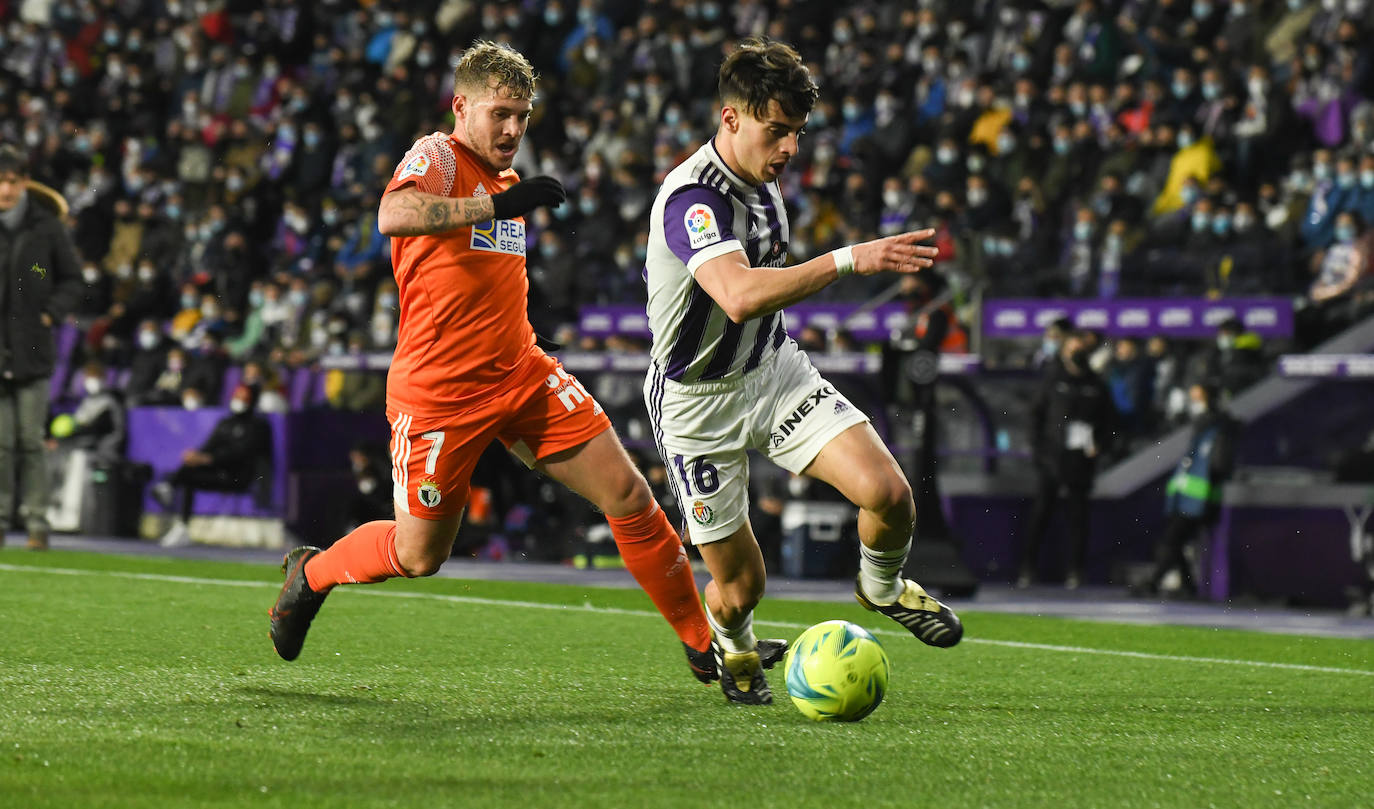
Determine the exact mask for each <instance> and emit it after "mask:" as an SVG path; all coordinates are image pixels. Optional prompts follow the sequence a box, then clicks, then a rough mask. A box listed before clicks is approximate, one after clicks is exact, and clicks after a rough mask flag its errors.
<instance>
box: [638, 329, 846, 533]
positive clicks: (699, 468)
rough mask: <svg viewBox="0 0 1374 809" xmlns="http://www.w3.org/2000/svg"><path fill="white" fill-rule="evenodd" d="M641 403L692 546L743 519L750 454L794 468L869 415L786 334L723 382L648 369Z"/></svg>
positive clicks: (734, 527) (806, 463)
mask: <svg viewBox="0 0 1374 809" xmlns="http://www.w3.org/2000/svg"><path fill="white" fill-rule="evenodd" d="M644 400H645V402H646V403H647V404H648V407H649V419H650V421H651V422H652V423H653V427H654V441H655V443H656V444H657V445H658V452H659V454H660V455H662V456H663V463H664V465H665V466H666V467H667V470H668V480H669V481H671V483H672V485H673V492H674V493H675V494H676V495H677V500H678V504H679V505H680V506H681V507H682V513H683V515H684V516H685V517H686V519H687V525H688V531H689V533H690V534H691V540H692V543H693V544H695V545H701V544H704V543H707V542H715V541H717V540H721V539H725V538H726V537H728V536H730V535H731V534H733V533H734V532H735V531H736V530H737V529H738V528H739V527H740V526H741V525H743V524H744V523H745V522H746V521H747V520H748V519H749V456H748V454H747V452H748V450H751V449H753V450H758V451H759V452H762V453H763V454H764V455H766V456H767V457H768V459H769V460H771V461H773V462H774V463H776V464H777V465H778V466H781V467H782V468H783V469H786V470H787V471H789V472H792V473H795V474H801V472H802V470H804V469H806V467H807V466H809V465H810V464H811V462H812V461H813V460H815V459H816V456H817V455H819V454H820V451H821V449H822V448H823V447H824V446H825V445H826V444H828V443H829V442H830V440H831V439H833V438H834V437H835V436H837V435H839V434H840V433H842V432H844V431H845V430H847V429H849V428H850V427H853V426H854V425H855V424H863V423H866V422H867V421H868V416H867V415H865V414H864V412H863V411H861V410H859V408H857V407H855V406H854V405H853V404H852V403H851V402H850V401H849V400H848V399H846V398H845V397H844V396H843V395H841V394H840V393H839V392H837V391H836V390H835V387H834V386H833V385H831V384H830V383H829V382H827V381H825V378H824V377H822V376H821V374H820V372H819V371H817V370H816V368H815V366H813V365H812V364H811V360H810V359H808V358H807V356H806V354H805V353H804V352H802V351H801V349H799V348H797V344H796V343H794V342H793V341H791V340H788V341H787V342H786V343H785V344H784V345H783V346H782V347H781V348H780V349H778V351H777V353H776V354H774V355H773V356H772V357H771V358H769V359H767V360H764V361H763V363H762V364H760V365H759V367H758V368H755V369H754V370H753V371H750V372H749V373H748V374H745V375H744V376H743V377H742V378H740V379H734V380H730V381H726V382H693V383H688V384H683V383H681V382H674V381H673V380H671V379H667V378H666V377H664V376H663V374H662V371H661V369H659V368H658V366H657V365H651V366H650V367H649V375H648V378H647V379H646V380H645V383H644Z"/></svg>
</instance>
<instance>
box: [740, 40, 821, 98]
mask: <svg viewBox="0 0 1374 809" xmlns="http://www.w3.org/2000/svg"><path fill="white" fill-rule="evenodd" d="M717 92H718V94H719V96H720V103H722V104H728V105H730V106H739V107H743V108H744V111H745V112H747V113H749V114H750V115H752V116H754V117H755V118H762V117H763V116H764V115H766V114H767V113H768V102H769V101H776V102H778V106H779V107H781V108H782V113H783V115H786V116H787V117H788V118H799V117H801V116H803V115H806V114H807V113H809V112H811V108H812V107H814V106H816V99H817V98H819V97H820V91H819V90H818V89H817V88H816V82H814V81H812V79H811V71H809V70H807V69H806V65H805V64H804V63H803V62H802V58H801V54H799V53H797V51H796V49H794V48H793V47H792V46H791V45H787V44H784V43H782V42H775V41H773V40H771V39H767V38H765V37H750V38H749V39H746V40H744V41H742V42H740V44H739V47H738V48H736V49H735V50H734V51H733V52H732V53H731V54H730V55H729V56H727V57H725V61H724V62H722V63H721V65H720V78H719V80H718V84H717Z"/></svg>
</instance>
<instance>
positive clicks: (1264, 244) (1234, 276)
mask: <svg viewBox="0 0 1374 809" xmlns="http://www.w3.org/2000/svg"><path fill="white" fill-rule="evenodd" d="M1231 235H1232V238H1231V240H1230V241H1229V242H1228V243H1227V244H1226V246H1225V250H1224V251H1223V252H1222V253H1221V255H1220V258H1219V260H1218V262H1217V263H1216V265H1214V269H1215V280H1214V287H1213V288H1214V289H1216V290H1217V291H1219V292H1220V293H1221V294H1223V295H1234V294H1252V295H1254V294H1264V293H1272V292H1275V291H1279V290H1282V289H1285V288H1287V287H1289V286H1291V281H1290V280H1289V279H1288V278H1287V277H1285V276H1286V275H1287V273H1285V272H1284V271H1283V268H1284V267H1286V266H1287V265H1288V262H1289V260H1290V257H1291V251H1290V249H1289V248H1288V245H1287V244H1286V243H1285V242H1283V241H1281V240H1280V239H1278V238H1277V237H1275V236H1274V233H1273V232H1272V231H1270V230H1269V228H1268V227H1267V226H1266V225H1265V223H1264V222H1263V221H1262V220H1261V219H1260V215H1259V211H1258V210H1256V208H1255V205H1254V203H1252V202H1248V201H1241V202H1237V203H1236V207H1235V210H1234V212H1233V213H1232V214H1231Z"/></svg>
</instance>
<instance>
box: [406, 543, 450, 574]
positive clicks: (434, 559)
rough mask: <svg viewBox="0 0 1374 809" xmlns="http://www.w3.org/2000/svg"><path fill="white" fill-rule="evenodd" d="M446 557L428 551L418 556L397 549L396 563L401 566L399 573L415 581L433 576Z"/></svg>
mask: <svg viewBox="0 0 1374 809" xmlns="http://www.w3.org/2000/svg"><path fill="white" fill-rule="evenodd" d="M447 558H448V556H447V555H442V556H441V555H439V554H437V553H431V552H428V551H425V552H422V553H418V554H407V553H403V552H401V551H400V549H397V553H396V561H397V562H399V563H400V565H401V572H402V573H404V574H405V575H406V577H408V578H412V579H416V578H421V577H424V576H433V575H434V574H435V573H438V572H439V568H440V567H442V566H443V564H444V560H445V559H447Z"/></svg>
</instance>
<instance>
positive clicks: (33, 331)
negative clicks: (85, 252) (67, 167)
mask: <svg viewBox="0 0 1374 809" xmlns="http://www.w3.org/2000/svg"><path fill="white" fill-rule="evenodd" d="M26 197H27V202H26V203H25V204H26V206H27V209H26V210H25V212H24V219H23V221H22V223H21V225H20V227H19V228H18V229H16V230H14V231H11V230H9V229H8V228H6V227H5V226H4V225H2V224H0V378H8V379H14V380H18V381H27V380H32V379H38V378H41V377H45V376H51V375H52V372H53V360H54V355H55V354H56V347H55V345H54V343H53V332H52V328H50V327H49V326H45V325H43V315H44V314H47V315H48V316H49V317H50V318H52V322H53V323H57V322H58V321H60V320H61V319H62V318H64V317H66V315H67V313H68V312H71V311H72V310H73V309H75V308H76V305H77V304H78V303H79V302H80V301H81V295H82V288H81V268H80V265H78V264H77V260H76V251H75V250H73V249H72V240H71V235H70V234H69V233H68V232H67V227H66V226H65V225H64V224H62V220H60V219H58V217H57V214H56V212H55V211H53V210H52V209H51V208H50V207H49V204H50V202H49V200H48V198H47V197H45V196H43V195H42V194H39V193H36V192H34V191H29V192H28V193H27V194H26Z"/></svg>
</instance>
